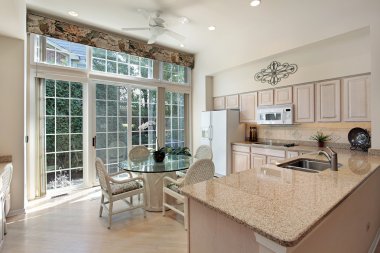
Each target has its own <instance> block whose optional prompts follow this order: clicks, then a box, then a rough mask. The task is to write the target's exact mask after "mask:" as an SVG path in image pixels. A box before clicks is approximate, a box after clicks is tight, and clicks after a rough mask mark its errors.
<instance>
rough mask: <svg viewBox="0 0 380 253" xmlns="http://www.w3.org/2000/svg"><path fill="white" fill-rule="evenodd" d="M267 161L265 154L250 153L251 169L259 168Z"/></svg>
mask: <svg viewBox="0 0 380 253" xmlns="http://www.w3.org/2000/svg"><path fill="white" fill-rule="evenodd" d="M266 163H267V157H266V156H265V155H259V154H251V169H254V168H260V167H261V166H263V165H264V164H266Z"/></svg>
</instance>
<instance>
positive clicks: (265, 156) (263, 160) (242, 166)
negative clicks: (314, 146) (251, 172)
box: [232, 144, 309, 173]
mask: <svg viewBox="0 0 380 253" xmlns="http://www.w3.org/2000/svg"><path fill="white" fill-rule="evenodd" d="M306 153H309V152H305V151H304V152H302V151H300V152H298V151H285V150H279V149H271V148H260V147H257V146H252V147H250V146H249V145H238V144H234V145H232V173H236V172H240V171H244V170H248V169H255V168H261V167H262V166H263V165H265V164H274V165H276V164H278V163H281V162H282V161H283V160H285V158H292V157H297V156H299V155H303V154H306Z"/></svg>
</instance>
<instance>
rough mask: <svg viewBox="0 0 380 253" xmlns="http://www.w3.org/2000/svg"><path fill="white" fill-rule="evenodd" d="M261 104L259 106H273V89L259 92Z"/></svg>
mask: <svg viewBox="0 0 380 253" xmlns="http://www.w3.org/2000/svg"><path fill="white" fill-rule="evenodd" d="M258 95H259V102H258V105H259V106H261V105H273V89H272V90H263V91H259V92H258Z"/></svg>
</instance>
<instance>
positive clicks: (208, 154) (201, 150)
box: [177, 145, 212, 177]
mask: <svg viewBox="0 0 380 253" xmlns="http://www.w3.org/2000/svg"><path fill="white" fill-rule="evenodd" d="M194 158H196V159H209V160H212V149H211V147H210V146H209V145H201V146H199V147H198V148H197V151H195V155H194ZM185 175H186V171H177V176H178V177H184V176H185Z"/></svg>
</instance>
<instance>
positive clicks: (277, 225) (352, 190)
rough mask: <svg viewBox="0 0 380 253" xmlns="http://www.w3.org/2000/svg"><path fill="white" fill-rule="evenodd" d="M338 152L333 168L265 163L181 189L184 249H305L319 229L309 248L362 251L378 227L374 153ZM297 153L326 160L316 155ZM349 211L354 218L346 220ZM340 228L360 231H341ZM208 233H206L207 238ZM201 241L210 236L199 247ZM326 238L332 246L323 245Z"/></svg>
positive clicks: (379, 193)
mask: <svg viewBox="0 0 380 253" xmlns="http://www.w3.org/2000/svg"><path fill="white" fill-rule="evenodd" d="M337 151H338V161H339V163H340V164H341V167H340V168H339V170H338V171H331V170H329V169H327V170H324V171H322V172H320V173H307V172H302V171H296V170H291V169H286V168H280V167H277V166H276V165H265V166H263V167H261V168H256V169H250V170H247V171H243V172H240V173H235V174H231V175H229V176H226V177H222V178H218V179H214V180H210V181H206V182H202V183H198V184H195V185H189V186H186V187H184V188H183V189H182V191H183V193H184V194H185V195H186V196H187V197H188V198H189V224H190V229H189V241H190V243H189V252H197V253H201V252H210V253H211V252H228V251H227V249H228V250H230V251H229V252H312V251H305V250H307V249H308V248H307V245H308V244H313V243H316V242H315V241H314V239H313V235H318V234H319V233H322V234H321V235H319V237H318V238H319V239H318V240H319V242H320V243H319V247H315V246H313V247H311V248H313V249H315V250H316V251H313V252H318V250H327V251H319V252H336V253H338V252H344V251H343V250H341V249H347V247H349V248H348V249H349V251H346V252H365V251H362V249H363V248H366V249H368V247H369V246H368V245H370V244H371V242H372V240H373V238H374V237H375V235H376V232H377V230H378V228H379V226H380V184H379V182H380V170H379V169H378V168H379V166H380V156H369V155H368V154H367V153H363V152H355V151H348V150H337ZM302 157H308V158H312V159H318V160H326V158H325V157H324V156H320V155H316V154H314V155H303V156H302ZM289 160H292V159H289ZM341 209H342V210H341ZM356 209H360V210H356ZM362 209H363V210H362ZM335 213H336V214H335ZM352 215H353V216H354V218H355V219H352V220H350V219H351V218H352V217H351V216H352ZM213 217H218V218H213ZM334 217H335V218H334ZM363 217H364V218H365V219H363ZM344 219H348V220H344ZM231 222H232V223H231ZM325 223H326V224H325ZM236 225H239V226H238V227H234V226H236ZM344 226H347V227H348V228H350V226H351V228H352V229H354V228H355V229H357V228H362V230H363V231H349V230H347V229H346V231H345V228H344ZM230 229H235V232H234V233H232V232H231V231H229V230H230ZM326 229H327V230H326ZM213 230H215V231H213ZM325 230H326V231H328V232H326V231H325ZM322 231H324V232H322ZM230 232H231V236H232V237H234V238H235V237H236V234H240V235H241V236H239V237H238V239H237V238H235V241H236V240H237V241H240V244H236V243H235V242H229V239H228V238H225V237H226V235H228V234H229V233H230ZM222 233H223V234H222ZM329 233H331V235H330V234H329ZM342 233H343V235H342ZM345 233H347V234H345ZM352 233H353V234H354V235H353V234H352ZM207 234H209V235H212V236H211V237H210V238H208V239H207V237H208V236H207ZM335 234H338V236H336V237H335V239H334V238H331V237H334V236H335ZM339 234H340V235H341V236H340V237H342V238H343V237H345V238H344V239H345V240H349V241H348V242H347V241H346V242H345V243H346V244H347V247H345V246H339V242H340V241H341V240H342V239H341V238H340V237H339ZM249 235H251V236H249ZM218 236H219V237H218ZM245 237H246V240H245V239H243V238H245ZM351 237H357V238H353V239H352V240H350V238H351ZM216 238H219V239H216ZM252 238H256V239H255V241H252ZM359 239H360V240H359ZM207 240H211V241H212V240H213V242H211V241H209V243H208V246H206V248H203V246H202V245H203V244H205V243H206V242H207ZM324 240H325V242H324ZM355 240H359V242H360V243H357V242H356V241H355ZM323 242H324V245H322V244H321V243H323ZM350 242H352V243H350ZM329 243H330V244H333V245H335V246H331V247H332V248H324V247H330V245H329ZM210 244H213V245H214V248H210V247H211V246H210ZM357 244H360V245H357ZM215 245H218V246H215ZM222 245H224V246H222ZM233 245H235V246H233ZM229 247H231V248H229ZM353 247H357V250H358V251H355V250H354V251H352V250H353ZM248 248H251V250H244V249H248ZM206 249H207V250H206ZM329 249H331V250H333V251H329ZM350 249H351V251H350ZM231 250H232V251H231ZM367 252H368V251H367Z"/></svg>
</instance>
